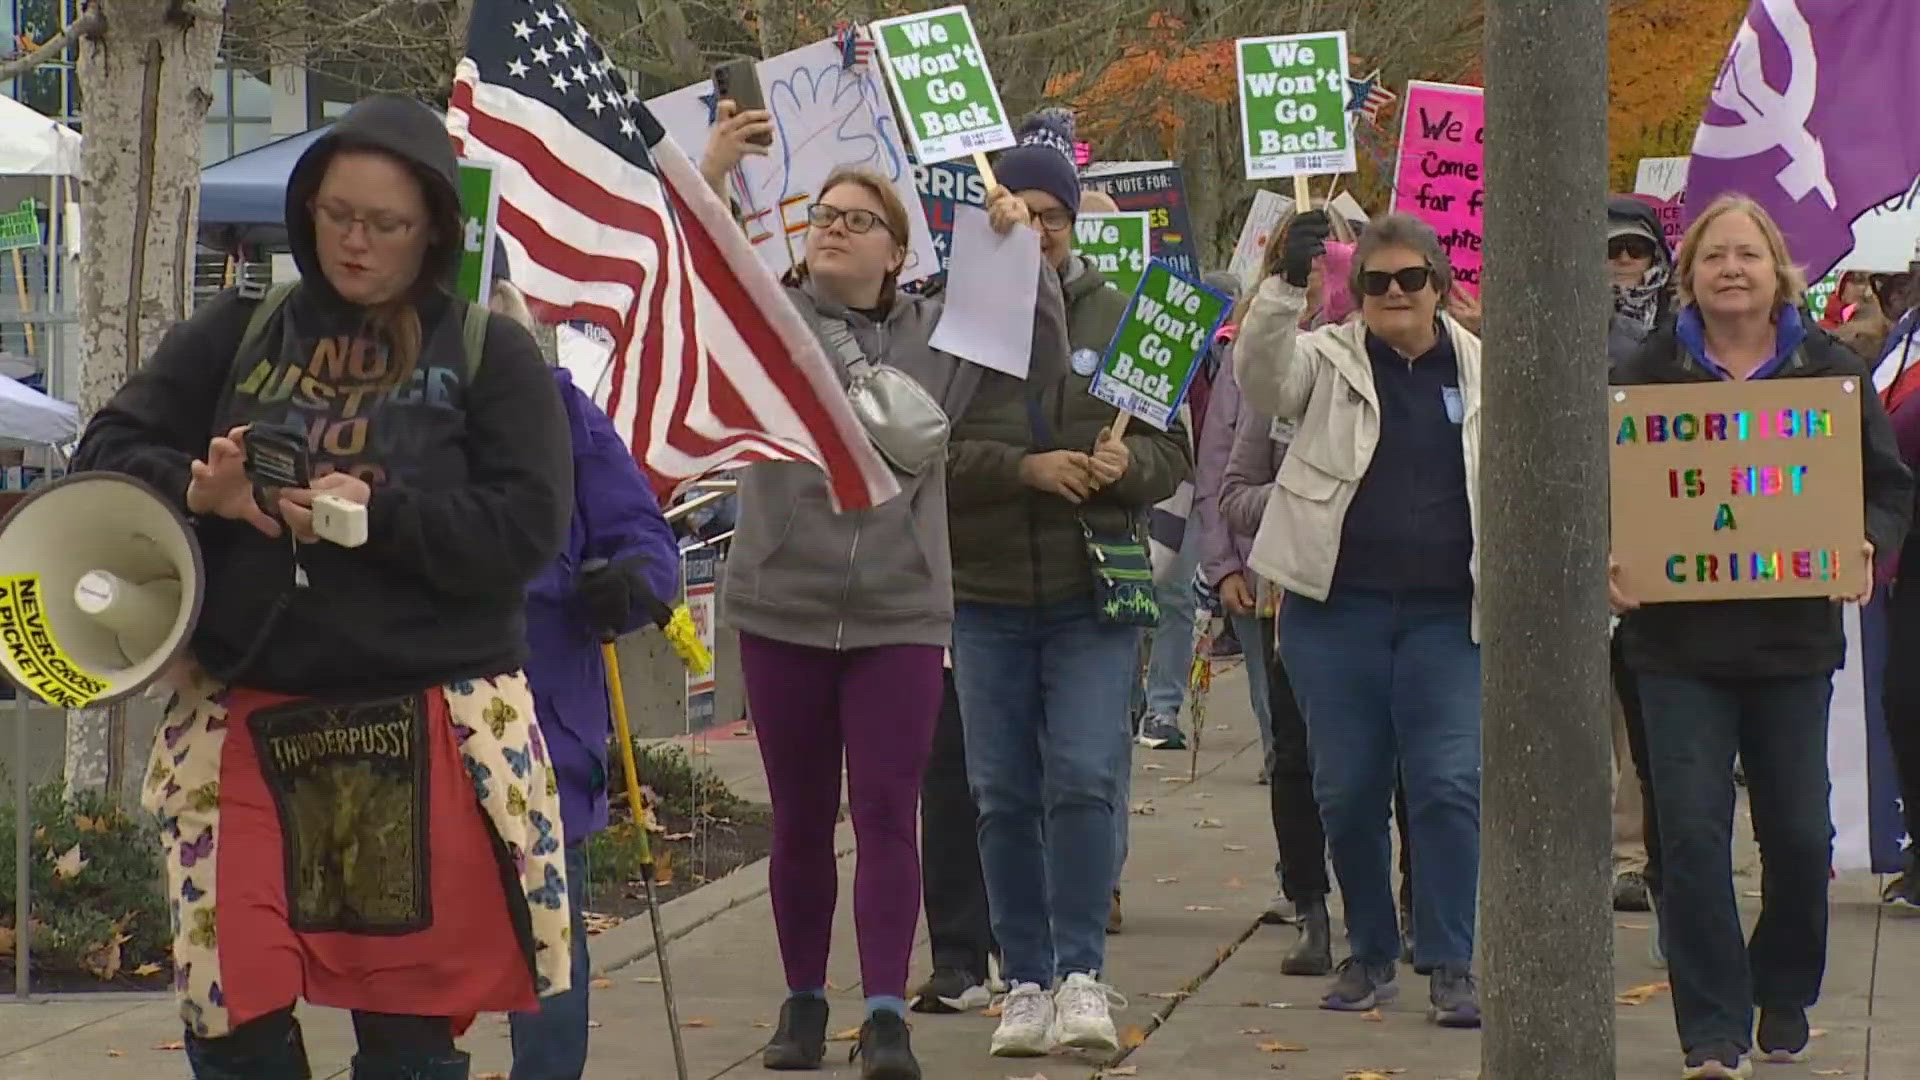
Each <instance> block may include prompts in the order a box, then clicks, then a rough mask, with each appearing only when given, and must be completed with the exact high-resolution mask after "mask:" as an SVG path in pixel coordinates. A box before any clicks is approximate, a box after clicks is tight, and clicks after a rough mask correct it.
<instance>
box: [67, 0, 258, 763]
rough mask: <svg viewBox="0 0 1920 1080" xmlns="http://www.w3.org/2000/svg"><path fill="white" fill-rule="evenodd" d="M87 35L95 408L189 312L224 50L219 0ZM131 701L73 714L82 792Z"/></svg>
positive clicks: (84, 102) (179, 1)
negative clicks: (205, 153) (205, 150)
mask: <svg viewBox="0 0 1920 1080" xmlns="http://www.w3.org/2000/svg"><path fill="white" fill-rule="evenodd" d="M93 7H94V10H95V11H97V12H99V14H100V17H101V23H102V25H101V26H100V27H99V28H97V29H96V30H95V32H93V33H92V34H89V35H88V36H86V37H84V38H82V39H81V41H80V48H79V53H80V56H79V65H78V70H79V75H80V93H81V120H82V130H83V131H84V132H85V133H86V142H85V148H84V149H83V151H82V158H81V160H82V164H83V178H82V180H81V183H80V220H81V230H82V232H81V240H82V243H81V249H80V276H79V281H80V310H79V315H80V343H81V344H80V355H81V363H80V377H79V380H78V383H79V385H78V387H77V394H76V399H75V402H76V404H78V405H79V407H80V412H81V415H83V416H89V415H91V414H92V413H93V412H94V410H96V409H98V408H99V407H100V406H101V405H102V404H104V403H105V402H106V400H107V399H108V398H110V397H112V396H113V393H114V391H115V390H117V389H119V387H120V384H121V383H122V382H124V381H125V380H126V377H127V375H128V374H130V373H131V372H132V371H134V370H135V369H136V368H137V367H138V366H139V364H140V363H141V362H142V361H143V360H145V359H146V357H147V354H148V353H150V352H152V351H153V347H154V346H155V345H156V344H158V343H159V341H160V337H161V335H162V334H163V333H165V332H166V329H167V327H168V326H170V325H172V324H173V323H174V322H177V321H179V320H180V319H183V318H185V317H186V314H187V306H188V301H189V298H190V296H191V295H192V289H193V250H194V239H193V238H194V225H195V218H196V216H197V211H198V208H199V202H198V200H199V194H200V143H201V130H202V128H201V125H202V123H203V122H204V120H205V118H206V114H207V106H209V105H210V104H212V102H213V98H212V95H211V94H209V93H208V90H207V88H208V87H209V86H210V85H211V84H212V80H213V65H214V59H215V55H216V54H217V53H218V52H219V48H220V26H221V7H220V4H219V3H218V0H93ZM118 713H119V709H118V707H114V708H110V709H79V710H75V711H74V712H71V713H69V714H68V716H67V747H66V770H65V774H66V780H67V784H68V787H69V790H82V789H95V788H100V787H107V788H108V791H109V793H110V794H114V795H117V794H118V788H119V782H120V779H121V778H120V777H119V776H117V775H114V773H115V772H116V770H115V769H114V768H113V765H114V764H115V763H116V762H119V761H122V760H124V756H125V755H124V748H123V747H121V746H120V745H119V738H118V736H119V735H120V734H121V731H120V729H121V727H122V725H121V723H120V722H119V716H118Z"/></svg>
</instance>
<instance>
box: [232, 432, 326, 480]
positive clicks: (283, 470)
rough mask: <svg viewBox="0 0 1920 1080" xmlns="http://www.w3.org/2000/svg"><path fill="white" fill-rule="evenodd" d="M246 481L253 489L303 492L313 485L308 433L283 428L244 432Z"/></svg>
mask: <svg viewBox="0 0 1920 1080" xmlns="http://www.w3.org/2000/svg"><path fill="white" fill-rule="evenodd" d="M246 470H247V478H248V479H250V480H252V481H253V486H254V488H255V489H256V490H257V489H262V488H304V487H310V486H312V484H313V463H312V459H311V458H310V457H309V456H308V454H307V433H306V432H305V431H303V430H301V429H300V428H297V427H293V426H291V425H286V424H254V425H252V426H250V427H248V428H247V465H246Z"/></svg>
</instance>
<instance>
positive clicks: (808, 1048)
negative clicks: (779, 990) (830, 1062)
mask: <svg viewBox="0 0 1920 1080" xmlns="http://www.w3.org/2000/svg"><path fill="white" fill-rule="evenodd" d="M826 1057H827V999H826V998H817V997H790V998H788V999H787V1000H786V1001H785V1002H784V1003H783V1004H782V1005H781V1006H780V1026H779V1027H778V1028H777V1029H775V1030H774V1033H773V1038H772V1039H769V1040H768V1041H767V1049H766V1051H765V1052H764V1053H762V1054H761V1055H760V1064H761V1065H763V1066H765V1067H766V1068H769V1069H772V1070H774V1071H776V1072H790V1071H794V1070H799V1069H817V1068H819V1067H820V1063H821V1062H822V1061H824V1060H826Z"/></svg>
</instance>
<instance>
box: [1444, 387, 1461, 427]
mask: <svg viewBox="0 0 1920 1080" xmlns="http://www.w3.org/2000/svg"><path fill="white" fill-rule="evenodd" d="M1440 402H1441V404H1443V405H1445V406H1446V407H1447V419H1448V420H1451V421H1453V422H1454V423H1456V424H1458V423H1460V422H1461V421H1463V420H1465V419H1466V418H1467V403H1466V401H1465V400H1463V399H1462V398H1461V397H1460V388H1459V387H1457V386H1443V387H1441V388H1440Z"/></svg>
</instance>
